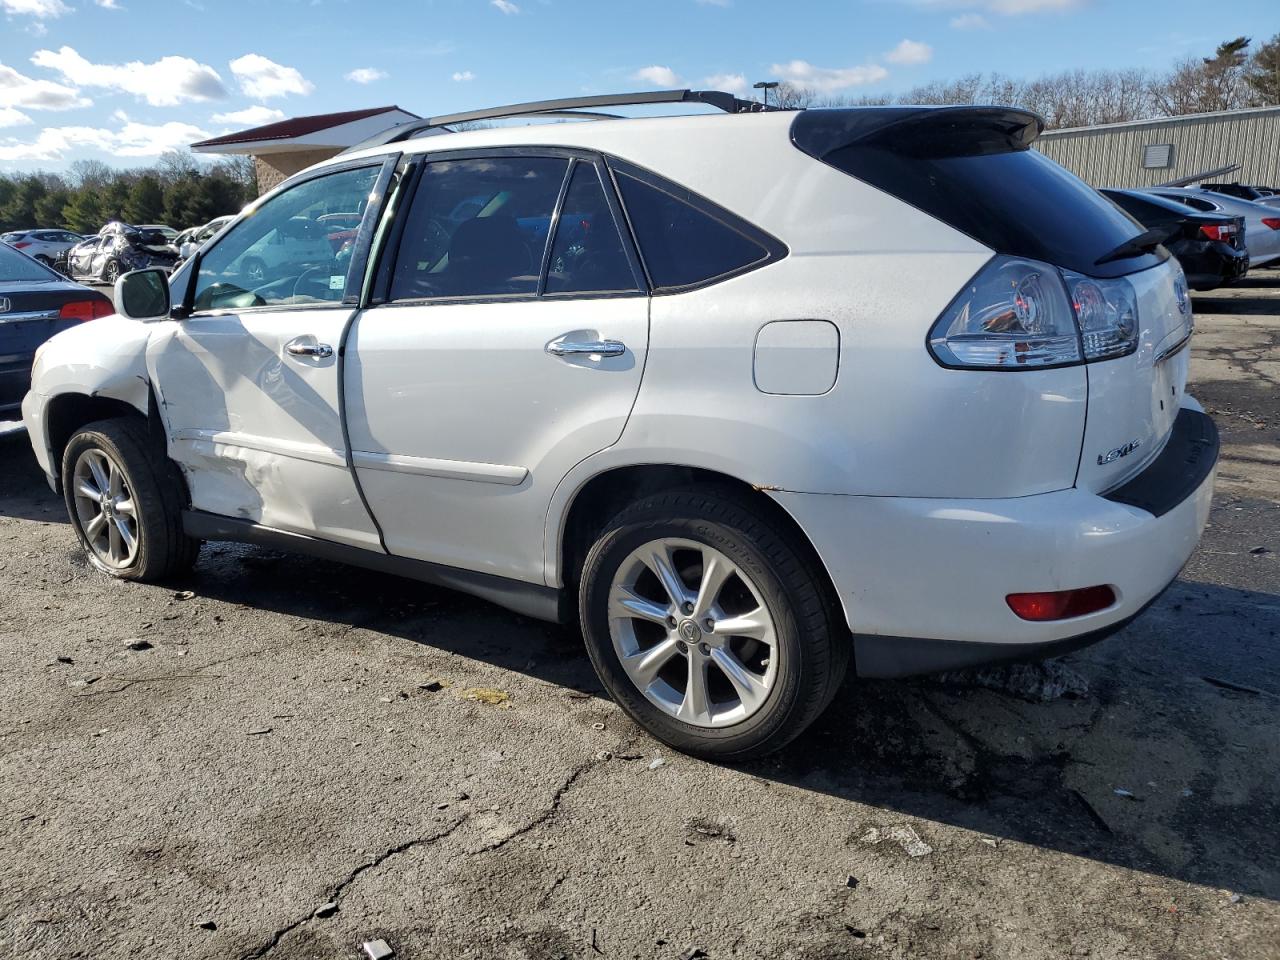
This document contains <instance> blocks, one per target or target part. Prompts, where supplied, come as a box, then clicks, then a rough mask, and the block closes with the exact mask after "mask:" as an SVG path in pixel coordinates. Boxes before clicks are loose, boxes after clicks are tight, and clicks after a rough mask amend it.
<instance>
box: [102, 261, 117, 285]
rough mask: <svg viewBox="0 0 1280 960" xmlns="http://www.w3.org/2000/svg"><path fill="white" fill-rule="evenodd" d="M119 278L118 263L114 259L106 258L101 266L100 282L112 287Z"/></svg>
mask: <svg viewBox="0 0 1280 960" xmlns="http://www.w3.org/2000/svg"><path fill="white" fill-rule="evenodd" d="M119 279H120V264H118V263H117V262H116V261H114V260H108V261H107V262H106V263H105V264H104V265H103V267H102V282H103V283H105V284H108V285H110V286H113V287H114V286H115V285H116V281H117V280H119Z"/></svg>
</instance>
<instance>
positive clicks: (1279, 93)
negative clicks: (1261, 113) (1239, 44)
mask: <svg viewBox="0 0 1280 960" xmlns="http://www.w3.org/2000/svg"><path fill="white" fill-rule="evenodd" d="M1245 82H1246V83H1247V84H1248V85H1249V89H1250V90H1251V91H1252V98H1253V100H1254V102H1255V103H1257V104H1258V106H1270V105H1271V104H1280V33H1277V34H1276V35H1275V36H1274V37H1272V38H1271V39H1270V40H1268V41H1267V42H1266V43H1264V44H1263V45H1262V46H1260V47H1259V48H1258V49H1257V50H1256V51H1254V54H1253V59H1252V60H1251V61H1250V63H1249V66H1248V67H1247V68H1246V70H1245Z"/></svg>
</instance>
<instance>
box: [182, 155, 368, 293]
mask: <svg viewBox="0 0 1280 960" xmlns="http://www.w3.org/2000/svg"><path fill="white" fill-rule="evenodd" d="M380 169H381V168H380V167H360V168H358V169H354V170H343V171H340V172H338V173H331V174H328V175H326V176H321V177H316V178H314V179H312V180H307V181H305V182H304V183H300V184H298V185H297V186H296V187H293V188H292V189H289V190H286V191H285V192H284V193H281V194H279V195H278V196H275V197H272V198H271V199H270V200H268V201H267V202H266V203H264V204H263V205H262V206H261V207H259V208H258V209H257V210H255V211H254V212H253V213H251V214H250V215H249V216H247V217H245V218H244V219H243V220H241V221H240V222H239V223H237V224H236V225H235V227H234V228H232V230H231V232H230V233H228V234H227V235H226V236H224V237H223V238H222V239H221V240H219V241H218V243H217V244H216V245H215V246H214V247H213V248H212V249H210V250H209V251H207V252H206V253H205V254H204V255H203V256H202V257H201V259H200V273H199V275H198V276H197V277H196V289H195V303H194V307H195V309H196V310H217V309H243V308H245V307H261V306H276V305H294V304H323V303H337V302H340V301H341V300H342V299H343V297H345V296H346V295H347V293H348V286H349V285H350V287H351V291H350V292H352V293H354V292H356V290H355V288H356V287H358V286H359V284H360V280H361V278H360V277H355V278H352V277H349V276H348V274H349V268H350V266H351V255H352V252H353V250H354V247H355V239H356V232H357V230H358V228H359V225H360V221H361V219H362V218H363V216H364V211H365V207H366V205H367V204H368V202H369V195H370V194H371V193H372V191H373V188H374V186H375V184H376V183H377V179H378V174H379V172H380Z"/></svg>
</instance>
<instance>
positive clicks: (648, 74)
mask: <svg viewBox="0 0 1280 960" xmlns="http://www.w3.org/2000/svg"><path fill="white" fill-rule="evenodd" d="M631 79H632V80H643V81H644V82H645V83H651V84H653V85H654V86H655V87H662V88H664V89H668V88H672V87H678V86H680V77H679V75H678V74H677V73H676V72H675V71H674V70H672V69H671V68H670V67H660V66H658V65H657V64H655V65H653V66H652V67H644V68H643V69H641V70H637V71H636V72H635V73H633V74H632V75H631Z"/></svg>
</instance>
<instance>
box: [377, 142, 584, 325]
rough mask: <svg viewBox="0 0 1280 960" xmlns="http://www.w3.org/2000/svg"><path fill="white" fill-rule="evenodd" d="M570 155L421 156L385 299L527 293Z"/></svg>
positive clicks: (534, 286) (533, 287)
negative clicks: (423, 166) (433, 159)
mask: <svg viewBox="0 0 1280 960" xmlns="http://www.w3.org/2000/svg"><path fill="white" fill-rule="evenodd" d="M568 167H569V161H568V160H564V159H555V158H550V157H489V158H484V159H477V160H440V161H436V162H434V163H428V164H427V166H426V169H425V170H423V173H422V179H421V180H420V181H419V183H418V189H417V192H416V193H415V194H414V197H413V203H412V205H411V206H410V208H409V215H408V218H407V219H406V221H405V228H404V235H403V237H402V239H401V241H400V249H399V252H398V255H397V257H396V264H395V273H394V275H393V276H392V280H391V299H392V300H418V299H429V298H434V297H502V296H513V295H514V296H519V295H526V296H533V295H536V294H537V292H538V277H539V276H540V274H541V272H542V257H543V253H544V252H545V250H546V246H547V234H548V233H549V232H550V228H551V216H552V213H553V212H554V211H555V208H556V200H557V199H558V197H559V196H560V188H561V187H562V186H563V184H564V178H565V174H566V172H567V171H568Z"/></svg>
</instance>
